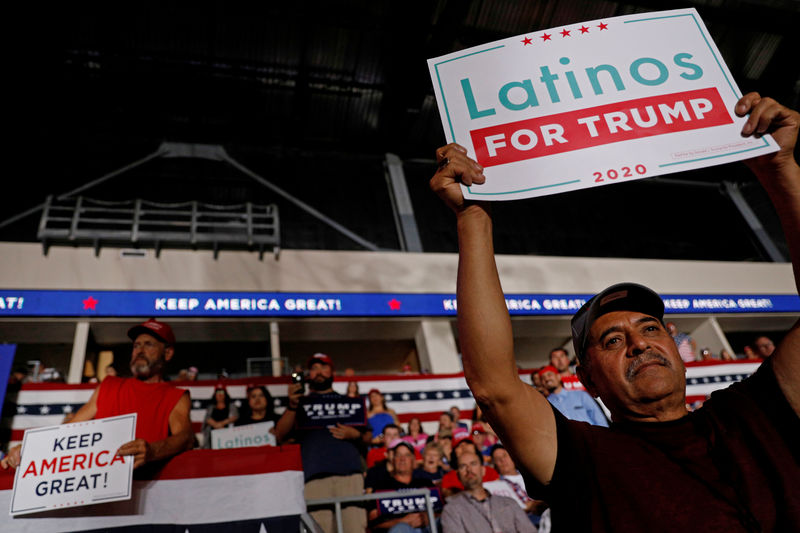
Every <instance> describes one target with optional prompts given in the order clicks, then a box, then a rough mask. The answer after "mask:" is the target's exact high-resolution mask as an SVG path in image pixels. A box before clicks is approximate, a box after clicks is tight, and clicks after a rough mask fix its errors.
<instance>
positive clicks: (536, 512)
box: [483, 444, 547, 525]
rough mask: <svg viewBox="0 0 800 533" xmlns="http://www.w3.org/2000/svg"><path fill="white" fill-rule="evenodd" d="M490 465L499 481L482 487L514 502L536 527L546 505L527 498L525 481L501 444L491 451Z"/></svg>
mask: <svg viewBox="0 0 800 533" xmlns="http://www.w3.org/2000/svg"><path fill="white" fill-rule="evenodd" d="M491 457H492V464H493V465H494V468H495V470H497V473H498V474H500V479H499V480H497V481H488V482H485V483H484V484H483V487H484V488H485V489H486V490H488V491H489V492H491V493H492V494H494V495H500V496H507V497H509V498H511V499H512V500H514V501H516V502H517V504H518V505H519V506H520V508H521V509H522V510H523V511H525V513H526V514H528V515H529V517H530V518H531V521H532V522H533V523H534V525H538V523H539V517H540V515H541V514H542V512H544V510H545V509H546V508H547V504H546V503H545V502H543V501H540V500H533V499H531V497H530V496H528V491H527V489H526V487H525V480H523V479H522V474H520V473H519V470H517V465H516V464H514V460H513V459H512V458H511V455H509V453H508V451H506V449H505V447H504V446H503V445H502V444H495V445H494V446H492V450H491Z"/></svg>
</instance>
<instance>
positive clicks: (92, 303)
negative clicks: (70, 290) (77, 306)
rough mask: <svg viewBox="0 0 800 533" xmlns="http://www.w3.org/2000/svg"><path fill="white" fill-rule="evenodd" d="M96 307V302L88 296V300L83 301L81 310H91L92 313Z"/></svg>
mask: <svg viewBox="0 0 800 533" xmlns="http://www.w3.org/2000/svg"><path fill="white" fill-rule="evenodd" d="M96 305H97V300H95V299H94V298H93V297H91V296H89V297H88V298H86V299H85V300H83V308H84V309H91V310H92V311H94V310H95V306H96Z"/></svg>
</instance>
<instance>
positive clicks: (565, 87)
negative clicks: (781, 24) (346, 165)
mask: <svg viewBox="0 0 800 533" xmlns="http://www.w3.org/2000/svg"><path fill="white" fill-rule="evenodd" d="M428 66H429V68H430V73H431V78H432V79H433V86H434V90H435V93H436V99H437V102H438V105H439V112H440V115H441V118H442V124H443V125H444V130H445V136H446V137H447V141H448V142H455V143H458V144H460V145H462V146H464V147H465V148H466V149H467V151H468V153H469V155H470V157H472V158H473V159H475V160H476V161H478V163H480V164H481V165H482V166H483V167H484V174H485V176H486V183H485V184H482V185H472V186H471V187H466V186H463V187H462V190H463V191H464V196H465V198H471V199H476V200H512V199H517V198H526V197H532V196H544V195H547V194H555V193H560V192H565V191H570V190H576V189H583V188H587V187H595V186H601V185H609V184H613V183H619V182H623V181H630V180H634V179H640V178H646V177H651V176H656V175H659V174H667V173H670V172H678V171H681V170H688V169H693V168H700V167H705V166H711V165H716V164H722V163H727V162H731V161H737V160H741V159H746V158H750V157H755V156H758V155H762V154H765V153H769V152H774V151H777V149H778V148H777V145H776V143H775V142H774V140H772V138H771V137H769V136H764V137H760V138H753V137H750V138H743V137H742V136H741V130H742V127H743V125H744V122H745V119H744V118H739V117H737V116H736V115H735V114H734V112H733V108H734V105H735V103H736V101H737V100H738V99H739V98H740V97H741V93H740V92H739V89H738V88H737V86H736V84H735V82H734V81H733V77H732V76H731V73H730V72H729V71H728V68H727V67H726V66H725V62H724V61H723V59H722V57H721V55H720V53H719V50H717V47H716V46H715V45H714V42H713V41H712V39H711V37H710V35H709V33H708V30H707V29H706V27H705V25H704V24H703V21H702V20H701V19H700V17H699V15H698V14H697V11H695V10H694V9H680V10H673V11H663V12H659V13H642V14H637V15H628V16H623V17H614V18H610V19H604V20H595V21H591V22H584V23H581V24H572V25H568V26H563V27H558V28H552V29H549V30H543V31H536V32H532V33H528V34H525V35H520V36H517V37H511V38H508V39H503V40H501V41H496V42H493V43H489V44H486V45H483V46H478V47H475V48H470V49H467V50H462V51H460V52H455V53H452V54H448V55H446V56H442V57H437V58H435V59H430V60H428Z"/></svg>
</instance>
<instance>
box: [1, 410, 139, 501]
mask: <svg viewBox="0 0 800 533" xmlns="http://www.w3.org/2000/svg"><path fill="white" fill-rule="evenodd" d="M135 433H136V414H135V413H134V414H128V415H122V416H115V417H111V418H100V419H97V420H89V421H88V422H76V423H74V424H63V425H59V426H49V427H42V428H35V429H29V430H27V431H26V432H25V436H24V437H23V440H22V449H21V450H20V451H21V461H20V465H19V468H17V471H16V474H15V477H14V492H13V494H12V496H11V515H12V516H15V515H21V514H27V513H37V512H41V511H48V510H52V509H62V508H64V507H77V506H81V505H92V504H95V503H106V502H113V501H118V500H128V499H130V497H131V483H132V481H133V456H125V457H120V456H117V455H115V454H116V453H117V450H118V449H119V447H120V446H122V445H123V444H125V443H126V442H130V441H132V440H134V438H135Z"/></svg>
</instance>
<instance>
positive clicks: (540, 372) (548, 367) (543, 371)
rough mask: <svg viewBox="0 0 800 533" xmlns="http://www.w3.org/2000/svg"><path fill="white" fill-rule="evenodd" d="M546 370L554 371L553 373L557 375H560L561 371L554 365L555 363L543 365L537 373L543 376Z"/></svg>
mask: <svg viewBox="0 0 800 533" xmlns="http://www.w3.org/2000/svg"><path fill="white" fill-rule="evenodd" d="M545 372H552V373H553V374H556V375H558V373H559V372H558V369H557V368H556V367H554V366H553V365H547V366H543V367H542V368H541V369H540V370H539V371H538V372H537V374H539V375H540V376H541V375H542V374H544V373H545Z"/></svg>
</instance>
